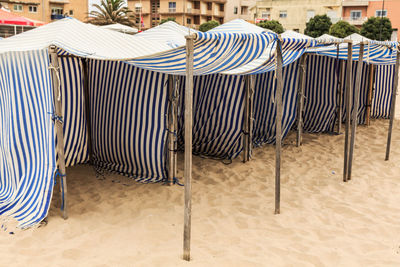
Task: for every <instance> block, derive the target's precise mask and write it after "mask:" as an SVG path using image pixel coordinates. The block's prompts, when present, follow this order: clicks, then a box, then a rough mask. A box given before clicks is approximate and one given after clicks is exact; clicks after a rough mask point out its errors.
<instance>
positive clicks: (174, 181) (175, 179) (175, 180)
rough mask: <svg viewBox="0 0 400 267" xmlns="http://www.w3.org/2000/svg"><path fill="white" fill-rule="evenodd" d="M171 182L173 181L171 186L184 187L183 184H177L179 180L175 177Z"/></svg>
mask: <svg viewBox="0 0 400 267" xmlns="http://www.w3.org/2000/svg"><path fill="white" fill-rule="evenodd" d="M172 181H173V184H177V185H179V186H185V185H184V184H181V183H180V182H179V179H178V178H176V177H174V179H173V180H172Z"/></svg>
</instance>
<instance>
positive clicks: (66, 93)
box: [59, 57, 89, 167]
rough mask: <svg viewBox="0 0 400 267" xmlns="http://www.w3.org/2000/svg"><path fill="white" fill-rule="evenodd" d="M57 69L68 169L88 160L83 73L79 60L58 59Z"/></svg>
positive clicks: (70, 58)
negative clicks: (58, 68) (58, 72)
mask: <svg viewBox="0 0 400 267" xmlns="http://www.w3.org/2000/svg"><path fill="white" fill-rule="evenodd" d="M59 67H60V81H61V99H62V107H63V113H62V114H63V119H64V125H63V126H64V153H65V154H64V155H65V166H66V167H68V166H74V165H76V164H80V163H86V162H87V161H88V160H89V155H88V140H87V138H88V133H87V128H86V127H87V126H86V117H85V102H84V92H83V72H82V64H81V60H80V59H79V58H73V57H68V58H65V57H60V58H59Z"/></svg>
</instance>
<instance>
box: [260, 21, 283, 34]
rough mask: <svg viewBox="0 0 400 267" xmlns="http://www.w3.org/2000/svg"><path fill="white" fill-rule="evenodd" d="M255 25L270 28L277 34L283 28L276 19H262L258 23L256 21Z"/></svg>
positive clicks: (281, 31)
mask: <svg viewBox="0 0 400 267" xmlns="http://www.w3.org/2000/svg"><path fill="white" fill-rule="evenodd" d="M257 26H260V27H262V28H265V29H268V30H271V31H273V32H276V33H278V34H281V33H283V32H284V31H285V30H284V29H283V26H282V24H281V23H280V22H279V21H277V20H264V21H261V22H259V23H257Z"/></svg>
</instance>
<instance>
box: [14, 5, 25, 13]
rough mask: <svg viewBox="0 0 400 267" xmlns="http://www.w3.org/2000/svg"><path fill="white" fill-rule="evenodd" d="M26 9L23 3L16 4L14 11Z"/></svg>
mask: <svg viewBox="0 0 400 267" xmlns="http://www.w3.org/2000/svg"><path fill="white" fill-rule="evenodd" d="M23 10H24V9H23V7H22V5H14V11H15V12H22V11H23Z"/></svg>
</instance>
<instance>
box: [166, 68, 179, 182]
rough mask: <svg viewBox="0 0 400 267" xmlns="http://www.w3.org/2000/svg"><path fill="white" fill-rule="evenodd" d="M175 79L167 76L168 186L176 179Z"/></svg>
mask: <svg viewBox="0 0 400 267" xmlns="http://www.w3.org/2000/svg"><path fill="white" fill-rule="evenodd" d="M176 96H177V94H176V78H175V77H174V76H173V75H168V102H169V105H168V130H169V134H168V148H169V152H168V157H169V158H168V161H169V171H168V181H167V184H168V185H172V184H173V182H174V178H175V177H176V162H177V161H176V128H175V124H176V115H177V113H176V107H177V103H176V101H177V99H176Z"/></svg>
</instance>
